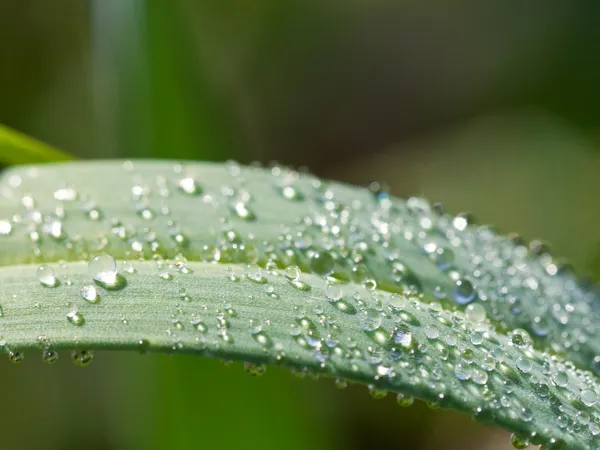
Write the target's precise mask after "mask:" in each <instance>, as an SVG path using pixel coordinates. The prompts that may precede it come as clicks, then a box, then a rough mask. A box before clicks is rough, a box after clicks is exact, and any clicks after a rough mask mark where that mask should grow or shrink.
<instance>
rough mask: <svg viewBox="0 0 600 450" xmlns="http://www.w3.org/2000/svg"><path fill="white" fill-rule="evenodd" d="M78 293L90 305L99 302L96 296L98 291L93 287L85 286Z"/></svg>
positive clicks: (98, 297)
mask: <svg viewBox="0 0 600 450" xmlns="http://www.w3.org/2000/svg"><path fill="white" fill-rule="evenodd" d="M79 293H80V295H81V297H82V298H83V299H84V300H86V301H88V302H90V303H97V302H98V301H99V300H100V296H99V295H98V290H97V289H96V286H94V285H91V284H86V285H85V286H83V287H82V288H81V290H80V291H79Z"/></svg>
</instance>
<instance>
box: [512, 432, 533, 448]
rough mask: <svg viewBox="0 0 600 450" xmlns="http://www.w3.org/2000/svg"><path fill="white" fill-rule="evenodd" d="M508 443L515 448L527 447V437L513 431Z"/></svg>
mask: <svg viewBox="0 0 600 450" xmlns="http://www.w3.org/2000/svg"><path fill="white" fill-rule="evenodd" d="M510 443H511V444H512V446H513V447H514V448H516V449H524V448H527V447H529V439H527V438H525V437H523V436H519V435H518V434H514V433H513V434H512V435H511V437H510Z"/></svg>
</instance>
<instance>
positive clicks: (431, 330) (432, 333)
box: [423, 325, 440, 339]
mask: <svg viewBox="0 0 600 450" xmlns="http://www.w3.org/2000/svg"><path fill="white" fill-rule="evenodd" d="M423 332H424V333H425V336H426V337H427V339H437V338H438V337H439V336H440V331H439V330H438V329H437V327H436V326H435V325H427V326H426V327H425V329H424V330H423Z"/></svg>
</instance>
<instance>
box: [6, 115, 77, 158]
mask: <svg viewBox="0 0 600 450" xmlns="http://www.w3.org/2000/svg"><path fill="white" fill-rule="evenodd" d="M71 159H73V157H72V156H71V155H69V154H67V153H65V152H63V151H61V150H57V149H55V148H53V147H51V146H49V145H48V144H44V143H43V142H41V141H38V140H36V139H33V138H31V137H29V136H26V135H24V134H22V133H19V132H18V131H15V130H11V129H10V128H8V127H6V126H4V125H1V124H0V163H5V164H27V163H40V162H54V161H68V160H71Z"/></svg>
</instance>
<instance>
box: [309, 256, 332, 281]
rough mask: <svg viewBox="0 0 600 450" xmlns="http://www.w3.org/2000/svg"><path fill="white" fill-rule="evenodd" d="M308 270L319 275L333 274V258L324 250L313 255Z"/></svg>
mask: <svg viewBox="0 0 600 450" xmlns="http://www.w3.org/2000/svg"><path fill="white" fill-rule="evenodd" d="M309 265H310V270H312V271H313V272H314V273H316V274H319V275H329V274H331V273H332V272H333V268H334V260H333V256H331V254H330V253H329V252H327V251H326V250H323V251H319V252H316V253H313V254H312V255H311V257H310V262H309Z"/></svg>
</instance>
